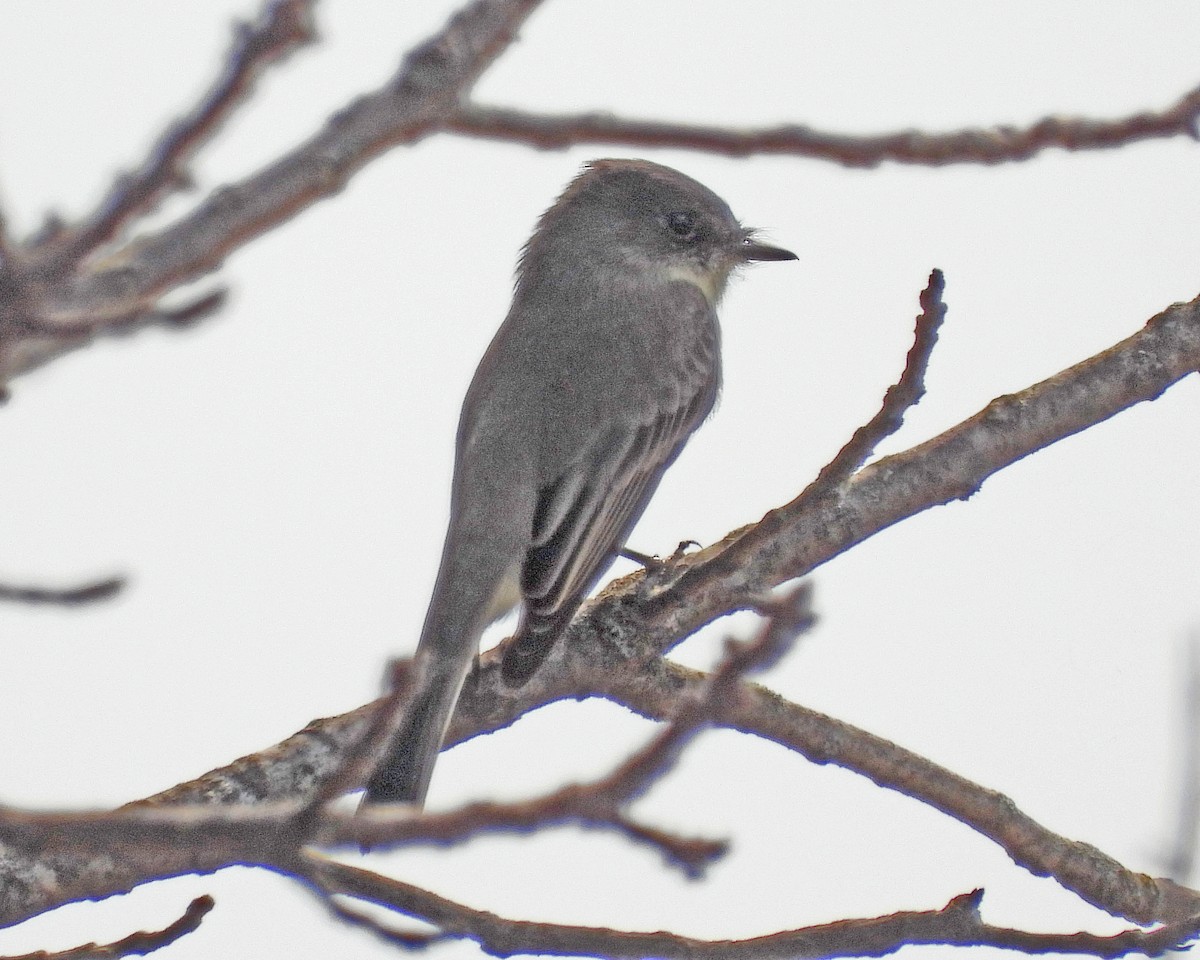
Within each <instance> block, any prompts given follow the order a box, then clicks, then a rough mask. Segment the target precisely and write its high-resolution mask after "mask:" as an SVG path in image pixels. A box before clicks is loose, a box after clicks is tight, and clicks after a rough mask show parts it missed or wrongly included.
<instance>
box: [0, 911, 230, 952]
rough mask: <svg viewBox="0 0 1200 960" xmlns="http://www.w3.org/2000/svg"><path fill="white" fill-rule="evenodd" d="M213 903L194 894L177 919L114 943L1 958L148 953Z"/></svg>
mask: <svg viewBox="0 0 1200 960" xmlns="http://www.w3.org/2000/svg"><path fill="white" fill-rule="evenodd" d="M215 905H216V904H215V902H214V901H213V898H212V897H209V896H203V897H197V898H196V899H195V900H193V901H192V902H191V903H189V904H188V908H187V910H185V911H184V912H183V915H182V916H181V917H180V918H179V919H178V920H176V921H175V922H174V923H172V924H170V925H169V926H166V927H163V928H162V929H161V930H141V931H139V932H137V933H131V934H130V935H129V936H127V937H122V938H121V939H120V940H117V941H116V942H114V943H108V944H99V943H85V944H82V945H81V946H78V947H72V948H71V949H69V950H56V951H55V952H54V953H47V952H45V951H44V950H39V951H38V952H37V953H27V954H24V955H23V956H20V957H5V958H3V960H98V958H100V957H127V956H129V955H130V954H131V953H140V954H147V953H151V952H153V951H154V950H161V949H162V948H163V947H167V946H170V945H171V944H172V943H174V942H175V941H176V940H179V939H180V938H181V937H185V936H187V935H188V934H189V933H194V932H195V931H196V930H198V929H199V928H200V921H201V920H203V919H204V917H205V916H206V915H207V914H208V912H209V911H210V910H212V908H213V907H214V906H215Z"/></svg>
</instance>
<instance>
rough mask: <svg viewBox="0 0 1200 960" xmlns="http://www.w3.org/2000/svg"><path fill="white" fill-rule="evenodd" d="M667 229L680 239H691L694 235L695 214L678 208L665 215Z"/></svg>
mask: <svg viewBox="0 0 1200 960" xmlns="http://www.w3.org/2000/svg"><path fill="white" fill-rule="evenodd" d="M667 229H668V230H670V231H671V232H672V233H673V234H675V236H677V237H679V238H680V239H681V240H692V239H695V236H696V215H695V214H694V213H688V212H687V211H686V210H679V211H676V212H675V213H671V214H668V215H667Z"/></svg>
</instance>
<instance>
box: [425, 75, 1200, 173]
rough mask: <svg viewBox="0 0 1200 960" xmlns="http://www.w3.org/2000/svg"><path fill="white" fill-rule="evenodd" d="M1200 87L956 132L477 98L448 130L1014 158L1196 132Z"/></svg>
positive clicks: (844, 156) (551, 138) (762, 149)
mask: <svg viewBox="0 0 1200 960" xmlns="http://www.w3.org/2000/svg"><path fill="white" fill-rule="evenodd" d="M1198 120H1200V87H1197V88H1196V89H1194V90H1190V91H1188V92H1187V93H1185V94H1184V95H1183V96H1182V97H1180V98H1179V100H1177V101H1176V102H1175V103H1173V104H1171V106H1169V107H1167V108H1166V109H1165V110H1161V111H1157V112H1155V111H1145V112H1142V113H1135V114H1131V115H1130V116H1127V117H1120V118H1117V119H1115V120H1093V119H1089V118H1086V117H1060V116H1051V117H1046V118H1044V119H1042V120H1039V121H1038V122H1037V123H1035V124H1033V125H1032V126H1029V127H1013V126H997V127H976V128H971V129H966V130H956V131H952V132H950V133H924V132H922V131H920V130H901V131H898V132H896V133H886V134H882V135H879V136H854V135H851V134H844V133H828V132H823V131H820V130H814V129H813V128H812V127H807V126H803V125H801V124H786V125H783V126H778V127H763V128H760V129H756V130H755V129H750V130H736V129H733V128H731V127H724V126H715V127H714V126H700V125H694V124H685V123H671V122H666V121H659V120H631V119H628V118H624V117H617V116H615V115H613V114H611V113H599V112H596V113H577V114H537V113H528V112H525V111H522V110H509V109H505V108H502V107H486V106H479V105H470V106H465V107H463V109H462V110H460V111H459V112H458V113H456V114H455V115H454V117H452V118H451V120H450V122H449V123H448V124H447V127H446V128H447V129H448V130H452V131H454V132H455V133H459V134H463V135H464V136H471V137H483V138H485V139H489V140H501V141H504V142H507V143H524V144H527V145H529V146H531V147H536V148H537V149H539V150H565V149H566V148H568V147H573V146H578V145H580V144H585V143H587V144H605V145H606V146H613V145H620V146H628V147H654V148H662V149H676V150H679V149H683V150H702V151H704V152H706V153H717V154H724V155H726V156H730V157H746V156H750V155H751V154H759V155H762V154H783V155H786V156H793V157H812V158H814V159H817V160H828V161H830V162H831V163H837V164H840V165H841V166H844V167H876V166H879V164H881V163H884V162H885V161H889V160H890V161H893V162H895V163H908V164H918V165H922V166H934V167H937V166H945V165H947V164H952V163H984V164H996V163H1010V162H1013V161H1018V160H1028V159H1029V158H1030V157H1033V156H1036V155H1037V154H1039V153H1042V152H1043V151H1045V150H1049V149H1051V148H1054V147H1057V148H1059V149H1062V150H1103V149H1112V148H1115V147H1123V146H1125V145H1126V144H1130V143H1136V142H1138V141H1141V140H1151V139H1159V138H1164V137H1178V136H1186V137H1192V138H1195V137H1196V126H1197V121H1198Z"/></svg>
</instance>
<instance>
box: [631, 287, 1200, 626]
mask: <svg viewBox="0 0 1200 960" xmlns="http://www.w3.org/2000/svg"><path fill="white" fill-rule="evenodd" d="M1197 370H1200V298H1197V299H1195V300H1192V301H1190V302H1188V303H1177V304H1174V305H1173V306H1171V307H1168V308H1167V309H1166V310H1164V311H1163V312H1162V313H1160V314H1158V315H1157V316H1155V317H1153V318H1151V319H1150V320H1149V321H1148V322H1147V323H1146V325H1145V326H1144V327H1143V328H1142V329H1141V330H1139V331H1138V332H1137V333H1135V334H1133V336H1131V337H1128V338H1127V339H1125V340H1123V341H1121V342H1120V343H1118V344H1116V345H1115V346H1113V347H1110V348H1109V349H1107V350H1105V351H1103V352H1101V353H1098V354H1096V355H1095V356H1093V357H1091V358H1089V359H1087V360H1084V361H1082V362H1081V363H1077V364H1076V365H1075V366H1073V367H1069V368H1068V369H1066V370H1064V371H1062V372H1061V373H1058V374H1056V375H1055V376H1053V377H1050V378H1049V379H1047V380H1043V381H1042V382H1041V383H1038V384H1035V385H1033V386H1031V387H1028V388H1026V389H1025V390H1022V391H1020V392H1019V393H1015V394H1011V395H1009V396H1005V397H999V398H997V399H996V400H993V401H992V402H991V403H989V404H988V405H987V406H986V407H985V408H984V409H983V410H981V411H980V412H979V413H977V414H975V416H973V417H971V418H969V419H968V420H965V421H964V422H962V423H960V424H958V425H957V426H955V427H952V428H951V429H949V430H947V431H946V432H944V433H942V434H941V435H940V436H937V437H934V438H933V439H932V440H929V441H927V442H925V443H923V444H921V445H919V446H917V447H913V448H912V449H909V450H906V451H904V452H903V453H898V454H894V455H892V456H890V457H885V458H884V459H882V460H879V461H877V462H875V463H873V464H870V465H869V466H867V467H864V468H863V469H862V470H860V471H859V472H858V473H856V474H855V475H854V477H853V478H852V479H850V480H849V481H848V482H847V483H845V484H844V485H843V486H842V487H841V488H840V489H839V491H838V496H837V497H836V499H835V501H833V502H829V503H823V504H809V503H808V502H807V501H806V498H805V497H804V495H803V494H802V495H801V496H800V497H798V498H797V499H796V500H793V501H792V502H791V503H789V504H787V505H786V506H783V507H780V508H778V509H776V510H772V511H771V512H770V513H768V514H767V515H766V516H765V517H764V518H763V519H762V520H761V521H759V523H757V524H755V525H753V526H752V527H749V528H745V529H743V530H739V531H734V533H732V534H730V535H729V536H728V537H726V538H725V539H724V540H723V541H722V542H721V543H719V544H716V545H714V546H713V547H710V548H708V549H706V550H701V551H699V552H697V553H693V554H688V555H687V556H685V557H682V558H680V560H679V561H678V565H679V566H681V567H685V568H687V569H686V570H685V572H684V573H683V574H682V575H680V576H678V577H677V578H676V579H675V580H674V582H673V583H672V584H671V585H670V586H668V587H667V588H665V589H663V590H661V591H659V592H657V593H656V594H655V595H654V596H653V598H652V599H651V601H650V605H649V609H648V610H647V611H646V613H647V619H648V620H649V621H650V622H649V623H643V624H642V629H644V630H645V629H652V630H653V631H654V632H656V633H657V634H658V636H660V637H662V638H667V637H669V638H680V639H681V638H683V637H686V636H689V635H690V634H691V633H692V632H693V631H695V630H697V629H699V628H700V627H701V626H703V625H704V624H705V623H708V622H709V621H710V620H712V619H713V618H714V617H716V616H721V615H723V614H725V613H727V612H729V611H730V610H731V609H735V608H736V607H737V598H738V597H739V596H753V595H755V594H758V593H760V592H761V591H763V590H765V589H769V588H770V587H773V586H775V585H777V584H780V583H783V582H785V581H787V580H789V579H792V578H794V577H801V576H805V575H807V574H808V573H811V572H812V571H813V570H814V569H815V568H816V567H818V566H820V565H821V564H823V563H825V562H826V561H828V560H830V559H832V558H833V557H835V556H838V555H839V554H841V553H843V552H845V551H846V550H848V549H849V548H850V547H852V546H854V545H855V544H856V543H860V542H862V541H863V540H865V539H867V538H868V537H870V536H872V535H874V534H876V533H878V532H879V531H881V530H885V529H887V528H888V527H890V526H891V525H892V524H894V523H898V522H899V521H901V520H904V519H906V518H907V517H911V516H913V515H915V514H917V513H920V512H922V511H924V510H927V509H929V508H930V507H934V506H939V505H941V504H943V503H949V502H951V501H952V500H961V499H966V498H967V497H970V496H971V495H972V494H974V493H975V492H977V491H978V490H979V488H980V486H981V485H982V484H983V482H984V481H985V480H986V479H987V478H988V477H990V476H992V474H994V473H996V472H998V471H1000V470H1002V469H1004V468H1005V467H1007V466H1010V465H1011V464H1013V463H1015V462H1016V461H1018V460H1020V459H1022V458H1023V457H1027V456H1029V454H1031V453H1034V452H1035V451H1037V450H1041V449H1043V448H1044V447H1047V446H1049V445H1050V444H1052V443H1055V442H1057V441H1059V440H1062V439H1064V438H1066V437H1069V436H1072V435H1073V434H1076V433H1078V432H1080V431H1081V430H1085V429H1087V428H1088V427H1090V426H1093V425H1095V424H1097V423H1101V422H1103V421H1104V420H1107V419H1108V418H1109V417H1112V416H1115V415H1116V414H1118V413H1120V412H1121V411H1122V410H1125V409H1128V408H1129V407H1132V406H1134V405H1135V404H1138V403H1141V402H1143V401H1146V400H1153V399H1155V398H1157V397H1158V396H1160V395H1161V394H1162V393H1163V392H1164V391H1165V390H1166V389H1167V388H1168V387H1170V386H1172V385H1173V384H1175V383H1178V382H1179V381H1180V380H1182V379H1183V378H1184V377H1186V376H1188V375H1189V374H1192V373H1195V372H1196V371H1197Z"/></svg>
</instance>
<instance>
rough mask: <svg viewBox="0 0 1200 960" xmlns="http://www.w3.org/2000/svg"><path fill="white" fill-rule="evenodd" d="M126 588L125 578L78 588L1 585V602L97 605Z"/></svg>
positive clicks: (97, 582) (99, 581) (96, 582)
mask: <svg viewBox="0 0 1200 960" xmlns="http://www.w3.org/2000/svg"><path fill="white" fill-rule="evenodd" d="M124 587H125V578H124V577H106V578H105V579H103V580H93V581H92V582H91V583H84V584H81V585H80V586H77V587H64V588H53V587H14V586H12V585H11V584H6V583H0V600H10V601H13V602H15V603H31V604H36V603H45V604H58V605H61V606H66V607H73V606H80V605H82V604H85V603H96V602H98V601H101V600H109V599H111V598H112V597H115V596H116V595H117V594H118V593H120V592H121V590H122V589H123V588H124Z"/></svg>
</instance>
